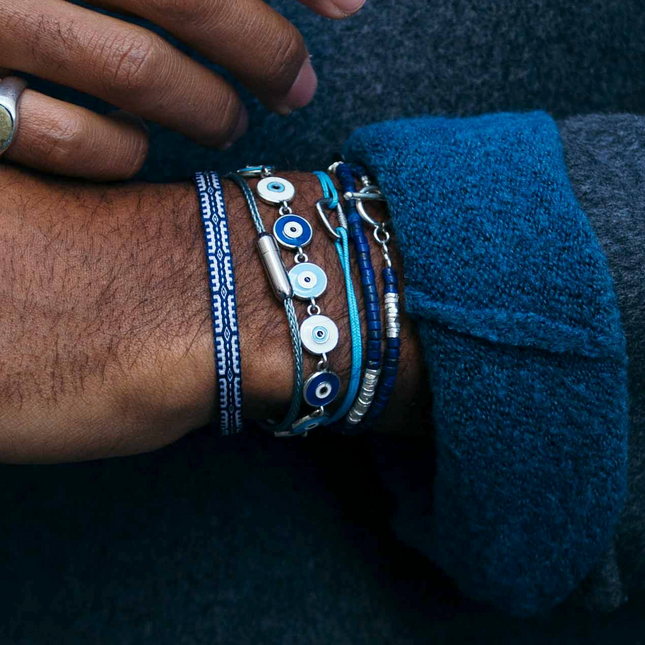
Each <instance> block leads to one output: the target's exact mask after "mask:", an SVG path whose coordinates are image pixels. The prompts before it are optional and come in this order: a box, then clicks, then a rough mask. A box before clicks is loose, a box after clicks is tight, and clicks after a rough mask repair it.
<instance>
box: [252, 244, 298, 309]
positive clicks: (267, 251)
mask: <svg viewBox="0 0 645 645" xmlns="http://www.w3.org/2000/svg"><path fill="white" fill-rule="evenodd" d="M257 244H258V251H259V252H260V258H261V259H262V264H263V265H264V269H265V271H266V273H267V277H268V278H269V282H270V283H271V286H272V287H273V292H274V293H275V295H276V297H277V298H278V300H287V298H293V287H292V286H291V280H289V275H288V274H287V270H286V269H285V266H284V262H282V256H281V255H280V249H278V243H277V242H276V241H275V239H274V237H273V235H270V234H269V233H265V234H264V235H261V236H260V237H259V239H258V242H257Z"/></svg>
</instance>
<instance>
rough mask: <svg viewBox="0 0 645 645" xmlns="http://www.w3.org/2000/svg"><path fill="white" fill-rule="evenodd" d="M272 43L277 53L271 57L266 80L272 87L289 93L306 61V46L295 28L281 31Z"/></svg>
mask: <svg viewBox="0 0 645 645" xmlns="http://www.w3.org/2000/svg"><path fill="white" fill-rule="evenodd" d="M272 42H273V47H274V49H275V51H274V54H273V56H271V57H269V64H268V67H267V69H266V71H265V78H266V80H267V81H268V83H269V84H271V85H272V86H276V87H279V88H281V89H282V90H284V91H287V90H289V89H290V87H291V84H292V83H293V80H294V79H295V77H296V75H297V74H298V71H299V70H300V67H301V65H302V63H303V61H304V59H305V56H306V49H305V44H304V41H303V39H302V36H301V35H300V32H299V31H298V30H297V29H295V27H290V28H288V29H284V30H281V31H280V33H279V35H278V36H277V37H275V38H274V39H273V41H272Z"/></svg>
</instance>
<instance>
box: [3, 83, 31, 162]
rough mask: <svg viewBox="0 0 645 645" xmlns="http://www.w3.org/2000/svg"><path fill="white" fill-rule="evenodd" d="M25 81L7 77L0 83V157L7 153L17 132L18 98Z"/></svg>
mask: <svg viewBox="0 0 645 645" xmlns="http://www.w3.org/2000/svg"><path fill="white" fill-rule="evenodd" d="M26 88H27V81H24V80H23V79H22V78H18V77H17V76H7V77H6V78H4V79H2V81H0V157H1V156H2V155H3V154H4V153H5V152H7V150H8V149H9V146H10V145H11V144H12V142H13V139H14V137H15V135H16V132H17V131H18V122H19V111H18V106H19V104H20V98H21V97H22V93H23V92H24V91H25V89H26Z"/></svg>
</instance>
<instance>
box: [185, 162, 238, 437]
mask: <svg viewBox="0 0 645 645" xmlns="http://www.w3.org/2000/svg"><path fill="white" fill-rule="evenodd" d="M195 183H196V185H197V192H198V195H199V204H200V208H201V216H202V223H203V225H204V235H205V238H206V255H207V260H208V277H209V287H210V294H211V305H212V306H211V312H212V318H213V335H214V341H215V369H216V374H217V389H218V399H219V418H220V428H221V433H222V435H230V434H237V433H239V432H241V431H242V365H241V358H240V334H239V329H238V325H237V300H236V295H235V276H234V273H233V257H232V255H231V248H230V244H229V236H228V222H227V219H226V207H225V205H224V195H223V194H222V187H221V184H220V179H219V176H218V175H217V173H214V172H207V173H197V175H195Z"/></svg>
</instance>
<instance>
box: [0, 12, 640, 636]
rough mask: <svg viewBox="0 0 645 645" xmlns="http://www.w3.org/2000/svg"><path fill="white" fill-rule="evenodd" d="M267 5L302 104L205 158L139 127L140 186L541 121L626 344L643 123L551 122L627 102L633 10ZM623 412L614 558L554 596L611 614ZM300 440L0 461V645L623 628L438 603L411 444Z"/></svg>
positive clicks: (631, 99) (427, 458) (420, 466)
mask: <svg viewBox="0 0 645 645" xmlns="http://www.w3.org/2000/svg"><path fill="white" fill-rule="evenodd" d="M272 4H274V5H275V6H277V7H279V8H280V10H282V11H283V12H284V13H285V15H287V16H288V17H290V18H292V19H293V20H294V21H295V22H296V24H297V25H298V26H299V27H300V28H301V30H302V32H303V34H304V36H305V39H306V40H307V42H308V44H309V47H310V50H311V52H312V54H313V56H314V62H315V64H316V67H317V70H318V72H319V76H320V81H321V84H320V92H319V95H318V97H317V98H316V101H315V102H314V104H312V105H311V106H310V107H308V108H306V109H305V110H302V111H301V112H298V113H297V114H294V115H292V116H291V117H288V118H286V119H285V118H281V117H278V116H275V115H272V114H268V113H267V112H266V111H265V110H264V109H263V108H262V107H261V106H259V105H258V104H257V103H251V109H250V112H251V122H252V127H251V131H250V132H249V134H248V135H247V136H246V137H245V138H244V139H243V140H242V141H241V142H240V143H239V144H238V145H237V146H235V147H234V148H232V149H231V150H230V151H228V152H227V153H219V152H216V151H212V150H207V149H204V148H200V147H198V146H196V145H195V144H193V143H190V142H187V141H186V140H185V139H184V138H183V137H181V136H180V135H177V134H174V133H169V132H166V131H163V130H162V129H160V128H158V127H156V126H154V127H153V128H152V137H153V142H152V155H151V158H150V161H149V163H148V165H147V167H146V169H145V172H144V173H143V174H142V178H144V179H147V180H151V181H164V180H168V179H180V178H187V177H188V176H189V175H190V174H191V173H192V172H193V171H195V170H204V169H207V168H214V169H219V170H228V169H231V168H235V167H237V166H240V165H244V164H246V163H250V162H252V163H255V162H263V163H279V164H280V165H282V166H287V167H304V168H314V167H320V166H321V165H323V164H324V163H325V162H327V161H328V160H329V158H330V156H331V154H332V153H333V152H334V151H336V150H340V148H341V146H342V144H343V143H344V141H345V139H346V137H347V135H348V134H349V133H350V132H351V131H352V130H354V129H355V128H356V127H359V126H361V125H365V124H368V123H372V122H375V121H380V120H383V119H389V118H394V117H404V116H413V115H422V114H449V115H465V114H475V113H482V112H488V111H501V110H526V109H543V110H546V111H549V112H551V113H553V114H555V115H556V116H558V117H560V118H561V119H565V120H561V121H560V125H561V128H562V134H563V137H564V141H565V149H566V152H567V163H568V165H569V168H570V173H571V177H572V181H573V184H574V189H575V191H576V194H577V196H578V198H579V200H580V202H581V204H582V206H583V208H584V209H585V210H586V211H587V213H589V215H590V217H591V219H592V223H593V224H594V226H595V227H596V230H597V233H598V235H599V237H600V239H601V242H602V243H603V244H604V245H605V249H606V251H607V254H608V257H609V260H610V265H611V268H612V271H614V278H615V280H616V288H617V292H618V296H619V299H620V303H621V306H622V307H623V316H624V319H625V327H626V331H627V336H628V343H629V347H630V351H631V352H634V351H639V350H635V349H634V343H635V339H636V338H638V329H637V326H638V325H637V324H638V321H637V318H636V317H634V323H633V324H632V323H631V322H630V320H631V319H632V316H636V315H637V314H636V313H635V312H636V311H637V308H638V305H639V303H641V304H642V303H643V302H644V301H645V300H644V299H643V298H642V297H641V298H640V299H639V298H638V292H637V289H636V288H637V287H638V284H636V282H635V281H636V280H637V276H638V275H641V276H642V265H644V264H645V262H640V263H639V261H638V257H639V256H638V254H637V252H638V247H639V245H640V247H641V248H642V246H643V245H642V241H643V240H645V237H644V233H643V230H642V227H640V228H639V222H638V217H639V216H641V213H642V206H641V204H643V203H644V201H645V200H644V199H643V196H642V195H641V192H640V191H639V182H640V185H642V175H643V173H645V158H643V156H642V153H641V149H640V146H639V145H637V143H638V141H639V139H641V140H642V137H643V133H642V128H643V126H642V122H641V120H640V119H637V118H635V117H621V118H618V119H617V120H614V121H612V120H611V119H612V118H611V117H581V118H575V119H567V118H566V117H571V116H573V115H579V114H590V113H592V112H596V111H603V112H607V111H619V112H636V113H639V112H640V113H643V112H645V74H643V70H644V69H645V45H644V44H643V37H642V34H643V33H645V5H644V4H643V2H642V0H619V1H618V0H614V1H612V0H569V1H563V0H523V1H522V2H518V1H517V0H432V1H429V0H368V2H367V5H366V7H365V9H364V11H363V12H362V13H361V14H360V15H359V16H357V17H356V18H354V19H352V20H349V21H347V22H344V23H328V22H325V21H323V20H322V19H320V18H318V17H315V16H313V15H312V14H311V13H310V12H308V11H307V10H306V9H305V8H303V7H302V6H300V5H299V4H298V3H297V2H295V0H279V1H275V2H272ZM40 86H41V87H46V88H47V89H48V90H51V91H53V92H55V93H57V94H58V95H60V96H62V95H64V94H65V93H64V92H62V91H61V90H60V89H59V88H52V87H51V86H46V85H44V84H41V85H40ZM66 95H67V96H69V94H66ZM72 96H74V97H75V98H76V99H78V100H81V101H82V102H84V103H85V104H87V105H91V106H97V102H95V101H92V100H90V99H88V98H87V97H78V96H77V95H72ZM103 107H104V106H103ZM587 127H589V130H588V131H587V130H586V128H587ZM628 178H631V180H629V181H628ZM619 217H623V218H625V219H627V220H628V221H627V223H626V226H624V227H621V221H622V220H620V219H618V221H617V222H616V220H617V218H619ZM603 222H605V225H604V226H603ZM616 224H617V225H616ZM614 227H616V230H613V229H614ZM623 249H624V250H625V254H626V258H627V261H626V260H625V258H623ZM625 261H626V264H623V262H625ZM639 265H640V266H639ZM623 266H624V267H625V271H621V272H620V273H619V269H620V267H623ZM617 267H618V268H617ZM638 271H641V273H640V274H639V273H638ZM630 275H633V276H634V280H633V281H629V282H628V281H627V278H628V277H629V276H630ZM643 282H645V281H643ZM623 284H624V285H625V286H622V285H623ZM629 294H632V295H629ZM641 294H642V292H641ZM641 320H642V318H641ZM641 329H645V326H642V325H641ZM641 335H642V334H641ZM642 364H644V362H643V361H641V365H642ZM633 368H634V359H633V358H632V371H633ZM636 383H637V382H636V381H634V378H633V376H632V384H633V386H634V384H636ZM641 383H642V381H641ZM632 389H633V387H632ZM632 405H633V404H632ZM634 409H635V408H634V407H632V437H633V438H632V445H633V456H632V473H633V474H632V490H633V491H634V492H633V493H632V498H631V501H630V503H629V505H628V507H627V510H626V512H625V516H624V518H623V522H622V524H621V526H620V528H619V532H618V535H617V539H616V542H615V544H614V547H613V550H612V551H611V552H610V553H608V554H607V556H606V557H605V560H604V561H603V562H602V563H599V565H598V568H597V570H596V571H595V572H594V575H593V576H592V578H590V579H589V580H588V581H587V582H586V583H585V585H583V589H581V591H580V592H579V594H578V597H577V598H576V599H575V600H576V601H577V602H584V603H586V605H587V606H593V607H604V608H609V607H614V606H616V605H617V604H619V603H620V602H621V600H622V599H623V598H624V596H625V594H627V593H630V592H631V591H632V587H634V586H636V583H638V578H642V577H643V575H642V567H643V562H642V561H641V560H640V559H638V558H635V556H638V555H640V553H642V550H643V548H642V540H643V534H644V533H645V527H643V526H642V520H641V519H640V518H641V517H642V516H643V513H639V510H638V507H639V505H640V506H641V508H643V507H645V502H643V501H640V502H639V499H640V500H644V496H643V492H644V491H643V490H642V487H643V486H645V482H644V480H643V478H642V477H643V476H641V478H640V479H639V478H638V476H637V475H638V473H639V472H643V469H642V468H639V464H640V458H639V457H638V454H639V449H638V441H639V439H638V437H639V436H642V434H643V433H642V431H641V430H639V428H642V419H643V417H642V412H640V413H639V415H640V416H638V415H635V414H634ZM639 419H640V421H639ZM637 421H638V423H640V425H637V423H636V422H637ZM639 433H640V435H639ZM310 439H311V440H308V441H305V442H295V443H281V442H275V441H274V440H273V439H270V438H267V437H259V438H258V437H257V436H254V435H245V436H242V437H235V438H227V439H222V440H219V439H215V438H211V437H209V436H207V435H204V434H195V435H191V436H189V437H187V438H186V439H184V440H183V441H181V442H179V443H178V444H176V445H174V446H171V447H169V448H167V449H165V450H162V451H159V452H157V453H154V454H151V455H141V456H137V457H133V458H130V459H116V460H111V461H107V462H100V463H94V464H76V465H62V466H56V467H34V468H15V467H8V466H0V503H1V507H2V509H3V515H2V528H1V530H0V642H1V643H2V645H5V644H6V645H41V644H49V643H59V642H60V643H70V644H71V645H75V644H76V643H79V644H85V643H119V644H120V645H129V644H133V645H134V644H135V643H136V645H141V644H142V643H155V645H201V644H202V643H204V644H208V645H212V643H217V644H218V645H220V644H221V645H229V644H233V643H234V644H236V645H246V644H247V643H248V644H253V645H255V644H256V643H262V645H288V644H291V643H293V644H297V645H310V644H311V645H319V644H325V645H327V644H328V643H334V645H363V644H365V645H367V644H369V645H392V644H393V643H396V645H422V644H423V645H425V644H426V643H428V642H433V643H437V644H439V645H443V644H444V643H445V644H447V643H467V642H468V643H495V644H497V643H500V642H504V643H505V644H508V643H518V644H520V643H521V645H532V644H536V645H537V644H538V643H540V644H541V643H544V642H546V639H547V638H548V639H549V641H548V642H550V643H557V644H559V643H567V645H570V643H572V642H576V640H575V639H576V638H580V634H586V635H587V636H588V637H589V638H587V639H586V641H585V642H594V643H599V642H612V643H614V642H621V641H624V642H635V641H634V639H633V637H632V638H631V640H630V633H629V632H628V631H625V630H626V629H628V627H629V625H630V620H631V621H632V623H634V622H635V621H637V620H638V619H639V617H640V614H641V613H642V609H640V607H639V606H638V605H636V609H635V610H632V609H631V605H630V604H628V605H627V606H626V607H625V608H623V609H621V610H618V612H617V613H616V619H615V620H614V621H612V622H593V623H589V622H584V623H583V622H582V621H588V620H594V619H593V618H591V619H588V618H586V617H585V618H580V617H579V616H578V614H575V613H571V612H574V610H573V609H569V608H564V609H563V613H561V614H558V616H557V617H556V618H554V620H555V621H557V622H556V625H557V627H553V624H552V623H551V624H545V623H535V622H531V623H528V624H525V623H522V622H519V621H514V620H506V619H505V618H504V617H503V616H501V615H500V614H499V613H496V612H489V611H488V610H486V609H484V608H482V607H481V606H479V605H476V604H474V603H471V602H469V601H467V600H465V599H463V598H462V597H461V596H460V595H459V594H457V592H456V591H455V590H454V589H453V588H452V587H451V585H450V582H449V581H447V580H445V579H444V578H443V577H442V576H441V574H440V573H439V572H438V571H437V570H436V569H435V568H434V567H433V566H432V565H431V563H429V562H428V560H427V559H425V558H423V557H422V556H420V555H419V554H418V553H417V552H416V551H415V550H414V549H412V548H410V547H409V544H414V541H413V540H410V539H408V538H409V536H410V535H413V534H414V533H415V518H418V514H419V512H420V511H419V509H424V508H427V507H428V506H429V501H430V499H431V498H430V491H429V490H428V489H427V483H426V482H427V481H428V479H429V477H428V468H432V463H433V462H432V446H431V445H428V442H427V441H424V440H410V439H402V438H396V437H378V438H375V439H374V440H373V441H371V442H370V441H368V440H366V439H362V438H361V439H357V440H346V439H342V440H339V439H337V438H323V437H318V438H316V437H311V438H310ZM428 510H429V511H430V510H431V509H429V508H428ZM639 574H640V575H639ZM18 609H19V611H18ZM630 611H632V614H630V613H629V612H630ZM580 625H584V626H585V627H584V629H583V628H581V627H580ZM585 630H586V631H585ZM603 634H604V635H605V636H606V638H607V640H606V641H605V640H602V641H601V640H598V639H599V638H602V635H603Z"/></svg>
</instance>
